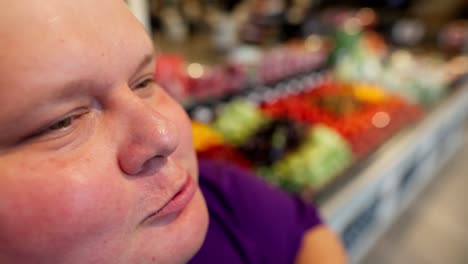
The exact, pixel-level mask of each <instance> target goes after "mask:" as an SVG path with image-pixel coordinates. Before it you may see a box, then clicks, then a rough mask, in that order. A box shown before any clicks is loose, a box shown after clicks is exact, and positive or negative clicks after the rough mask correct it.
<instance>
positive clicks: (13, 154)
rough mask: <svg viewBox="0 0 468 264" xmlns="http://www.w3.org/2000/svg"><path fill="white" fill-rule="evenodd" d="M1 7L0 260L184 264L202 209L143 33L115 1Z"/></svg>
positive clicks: (186, 143)
mask: <svg viewBox="0 0 468 264" xmlns="http://www.w3.org/2000/svg"><path fill="white" fill-rule="evenodd" d="M0 4H2V5H1V8H0V245H1V246H0V263H2V264H3V263H5V264H9V263H15V264H18V263H20V264H23V263H64V264H75V263H76V264H78V263H99V264H107V263H109V264H118V263H122V264H126V263H160V264H164V263H171V264H173V263H185V262H186V261H187V259H189V258H190V257H191V256H192V255H193V254H195V252H196V251H197V250H198V248H199V247H200V246H201V244H202V242H203V238H204V235H205V232H206V227H207V223H208V218H207V211H206V206H205V203H204V200H203V197H202V195H201V193H200V192H199V190H198V186H197V185H196V182H197V181H196V178H197V175H198V174H197V165H196V164H197V163H196V157H195V152H194V149H193V144H192V140H191V139H192V138H191V127H190V120H189V119H188V117H187V115H186V113H185V112H184V111H183V109H182V108H181V107H180V105H178V104H177V103H176V102H175V101H173V100H172V99H171V98H170V97H169V96H168V95H167V94H166V93H165V92H164V90H163V89H161V88H160V87H159V86H158V85H157V84H156V82H155V80H154V69H155V61H154V56H153V55H154V49H153V43H152V41H151V40H150V38H149V37H148V36H147V35H146V32H145V30H144V28H143V27H142V25H141V24H140V23H139V22H138V21H137V20H136V18H134V16H133V15H132V14H131V13H130V11H129V10H128V9H127V6H126V4H125V3H124V2H123V1H121V0H74V1H69V0H47V1H42V0H15V1H2V0H0ZM139 176H141V177H139ZM191 178H193V180H190V179H191ZM185 186H191V188H189V187H185ZM182 187H183V188H182ZM182 189H183V190H187V191H184V192H183V193H184V194H181V193H180V190H182ZM188 190H191V191H190V192H189V191H188ZM176 194H177V195H176ZM181 196H184V197H185V198H180V199H179V202H177V203H175V204H176V205H174V204H173V203H170V202H168V201H172V199H173V198H174V197H181ZM182 201H184V202H182ZM168 207H169V208H168ZM166 208H167V209H166ZM163 209H166V210H163ZM159 212H164V214H163V213H159Z"/></svg>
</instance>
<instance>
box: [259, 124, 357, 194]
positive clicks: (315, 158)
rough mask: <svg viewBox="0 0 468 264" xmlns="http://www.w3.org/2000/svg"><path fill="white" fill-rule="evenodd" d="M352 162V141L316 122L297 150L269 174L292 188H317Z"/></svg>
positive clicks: (277, 181) (273, 167)
mask: <svg viewBox="0 0 468 264" xmlns="http://www.w3.org/2000/svg"><path fill="white" fill-rule="evenodd" d="M352 161H353V155H352V153H351V150H350V147H349V145H348V143H347V142H346V141H345V140H344V139H343V138H342V137H341V136H340V135H339V134H338V133H336V132H335V131H334V130H333V129H331V128H329V127H326V126H324V125H316V126H314V127H312V128H311V129H310V130H309V132H308V135H307V137H306V138H305V140H304V141H303V142H302V144H301V145H300V147H299V148H298V149H297V150H296V151H294V152H291V153H290V154H289V155H287V156H285V157H284V158H283V159H281V160H279V161H277V162H276V163H274V164H273V166H272V167H271V170H270V174H269V175H267V176H269V178H270V179H274V180H275V181H276V184H278V185H279V186H281V187H283V188H285V189H287V190H289V191H293V192H303V191H304V190H306V189H308V188H312V189H315V190H317V189H320V188H321V187H322V186H324V185H325V184H327V183H328V182H330V181H331V180H332V179H333V178H334V177H335V176H337V175H338V174H339V173H340V172H342V171H343V170H344V169H346V168H347V167H348V166H349V165H351V162H352ZM260 173H262V170H260ZM272 175H273V176H272Z"/></svg>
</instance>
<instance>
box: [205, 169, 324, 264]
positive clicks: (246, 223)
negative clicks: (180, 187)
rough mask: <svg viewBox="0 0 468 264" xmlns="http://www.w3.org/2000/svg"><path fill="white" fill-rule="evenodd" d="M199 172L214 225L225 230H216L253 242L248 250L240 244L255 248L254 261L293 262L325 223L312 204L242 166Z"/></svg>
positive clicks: (231, 238) (240, 248)
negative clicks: (307, 236) (305, 241)
mask: <svg viewBox="0 0 468 264" xmlns="http://www.w3.org/2000/svg"><path fill="white" fill-rule="evenodd" d="M199 171H200V177H199V181H200V187H201V189H202V192H203V194H204V196H205V199H206V202H207V205H208V210H209V212H210V221H212V222H213V225H214V224H215V222H220V223H218V224H221V225H222V226H223V228H222V229H220V228H216V230H217V231H216V232H226V233H227V234H230V235H228V236H227V237H226V239H227V240H236V239H237V240H238V241H237V242H236V243H239V241H241V242H240V243H241V244H242V243H243V242H242V241H244V243H245V244H249V246H246V247H245V248H243V247H242V245H240V247H238V250H247V249H246V248H250V249H252V250H254V251H255V252H251V254H255V255H256V256H254V257H252V258H251V259H262V260H264V261H266V262H264V261H261V263H273V262H268V261H274V263H292V260H293V259H294V258H295V256H296V253H297V251H298V249H299V246H300V243H301V240H302V235H303V234H304V233H305V231H306V230H308V229H310V228H313V227H314V226H317V225H320V224H321V219H320V216H319V213H318V211H317V209H316V208H315V207H314V206H313V205H312V204H311V203H307V202H305V201H304V200H302V199H301V198H300V197H297V196H295V195H292V194H289V193H286V192H284V191H282V190H279V189H278V188H276V187H275V186H272V185H270V184H268V183H267V182H265V181H264V180H263V179H261V178H259V177H257V176H256V175H254V174H252V173H250V172H248V171H246V170H243V169H241V168H239V167H237V166H234V165H231V164H228V163H224V162H214V161H200V162H199ZM210 225H211V223H210ZM210 229H211V228H209V231H208V232H210ZM221 230H222V231H221ZM233 234H234V235H233ZM209 238H210V236H207V240H208V239H209ZM208 243H209V241H207V242H206V243H205V244H208ZM202 249H203V248H202Z"/></svg>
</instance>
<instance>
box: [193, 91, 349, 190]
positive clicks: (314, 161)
mask: <svg viewBox="0 0 468 264" xmlns="http://www.w3.org/2000/svg"><path fill="white" fill-rule="evenodd" d="M239 124H242V125H239ZM210 126H211V127H213V128H214V129H216V130H218V131H219V132H220V133H221V134H222V136H223V137H224V138H225V141H224V144H217V142H216V143H215V144H212V145H211V146H210V147H207V148H205V149H203V150H200V151H198V153H199V156H200V157H204V158H213V159H218V160H220V159H221V160H225V161H229V162H232V163H236V164H238V165H240V166H243V167H246V168H250V169H252V170H255V171H256V172H257V174H258V175H260V176H263V177H265V178H266V179H267V180H268V181H270V182H272V183H273V184H276V185H279V186H281V187H283V188H285V189H287V190H289V191H295V192H300V191H302V190H303V189H305V188H313V189H318V188H320V187H321V186H323V185H324V184H326V183H328V182H329V181H330V180H331V179H333V177H334V176H336V175H337V174H338V173H340V172H342V171H343V170H344V169H345V168H346V167H348V166H349V165H350V164H351V161H352V160H353V154H352V152H351V147H350V146H349V144H348V143H347V142H346V140H345V139H344V138H343V137H342V136H341V135H340V134H339V133H337V132H335V131H334V130H333V129H332V128H329V127H326V126H324V125H314V126H310V125H308V124H306V123H301V122H297V121H293V120H291V119H287V118H269V117H267V116H266V115H265V114H263V113H262V110H261V108H260V107H259V106H256V105H254V104H252V103H250V102H248V101H245V100H236V101H233V102H229V103H228V104H226V105H225V106H224V107H223V108H222V111H221V112H220V114H219V115H218V116H217V118H215V120H214V122H213V123H211V124H210ZM199 135H201V136H205V137H208V138H211V135H210V134H209V133H200V134H199ZM199 141H200V140H199ZM205 145H206V144H205Z"/></svg>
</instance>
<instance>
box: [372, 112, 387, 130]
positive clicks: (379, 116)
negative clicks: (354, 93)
mask: <svg viewBox="0 0 468 264" xmlns="http://www.w3.org/2000/svg"><path fill="white" fill-rule="evenodd" d="M390 121H391V118H390V115H389V114H388V113H387V112H377V113H375V115H374V116H373V117H372V124H373V125H374V126H375V127H376V128H384V127H386V126H388V125H389V124H390Z"/></svg>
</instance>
